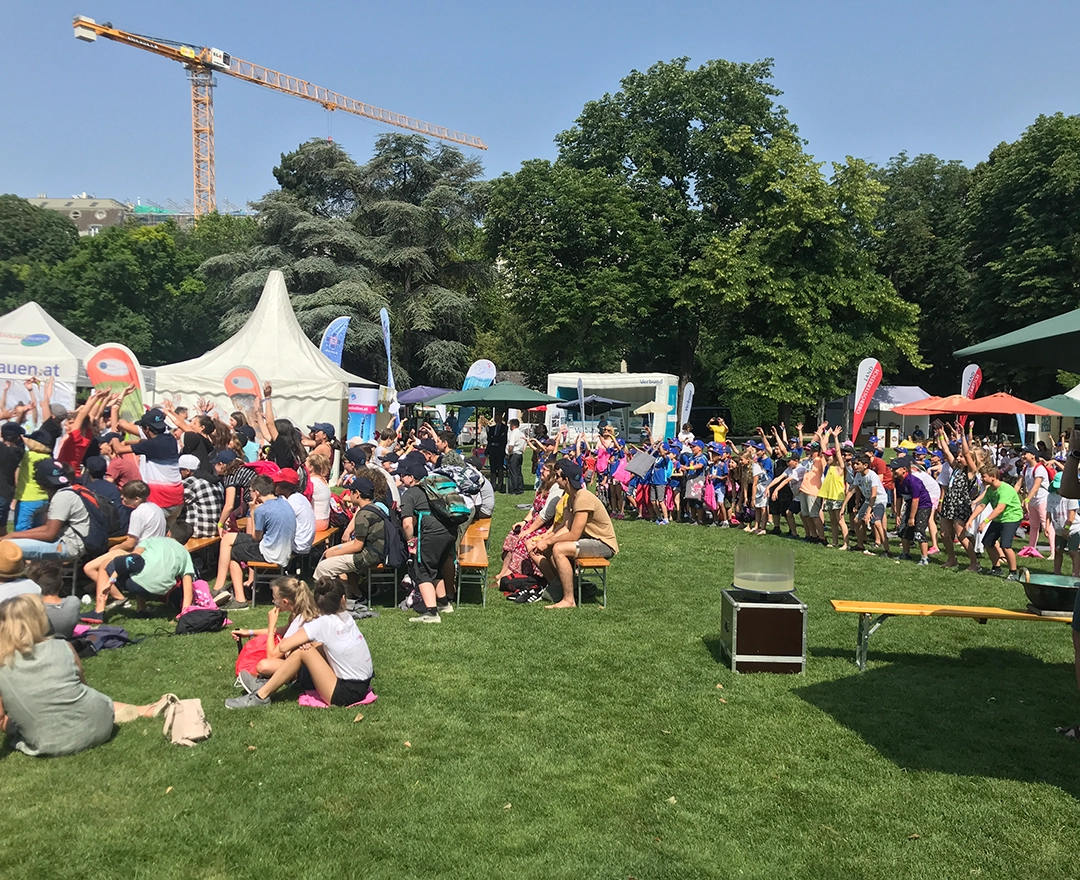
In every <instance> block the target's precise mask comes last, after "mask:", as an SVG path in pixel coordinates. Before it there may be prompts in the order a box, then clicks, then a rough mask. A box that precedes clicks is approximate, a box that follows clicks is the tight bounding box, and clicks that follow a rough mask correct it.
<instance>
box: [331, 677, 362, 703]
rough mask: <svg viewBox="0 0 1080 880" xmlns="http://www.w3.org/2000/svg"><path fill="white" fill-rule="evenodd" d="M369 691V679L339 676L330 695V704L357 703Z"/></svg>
mask: <svg viewBox="0 0 1080 880" xmlns="http://www.w3.org/2000/svg"><path fill="white" fill-rule="evenodd" d="M370 691H371V679H370V678H365V679H358V678H339V679H338V680H337V684H336V685H334V694H333V696H331V697H330V705H331V706H351V705H352V704H353V703H359V702H360V701H361V700H362V699H364V697H366V696H367V695H368V693H369V692H370Z"/></svg>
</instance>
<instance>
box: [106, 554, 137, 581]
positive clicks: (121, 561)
mask: <svg viewBox="0 0 1080 880" xmlns="http://www.w3.org/2000/svg"><path fill="white" fill-rule="evenodd" d="M145 566H146V562H145V560H144V559H143V558H142V556H141V555H140V554H138V553H129V554H126V555H124V556H116V557H114V558H113V559H112V560H111V561H110V562H109V564H108V565H107V566H106V570H109V569H111V571H110V572H109V573H110V574H115V575H118V576H119V577H122V578H125V579H126V578H129V577H131V576H132V575H135V574H138V573H139V572H140V571H142V570H143V568H145Z"/></svg>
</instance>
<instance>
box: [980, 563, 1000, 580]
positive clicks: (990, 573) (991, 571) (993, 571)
mask: <svg viewBox="0 0 1080 880" xmlns="http://www.w3.org/2000/svg"><path fill="white" fill-rule="evenodd" d="M979 574H985V575H986V576H987V577H996V578H997V577H1001V566H1000V565H998V566H995V567H994V568H984V569H983V570H982V571H980V572H979Z"/></svg>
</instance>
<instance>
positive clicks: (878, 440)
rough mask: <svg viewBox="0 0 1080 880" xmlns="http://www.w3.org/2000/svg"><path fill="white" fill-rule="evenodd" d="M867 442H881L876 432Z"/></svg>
mask: <svg viewBox="0 0 1080 880" xmlns="http://www.w3.org/2000/svg"><path fill="white" fill-rule="evenodd" d="M868 442H870V443H879V442H881V438H880V437H878V435H877V434H875V435H874V436H873V437H871V438H870V440H869V441H868Z"/></svg>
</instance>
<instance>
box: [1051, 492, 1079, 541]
mask: <svg viewBox="0 0 1080 880" xmlns="http://www.w3.org/2000/svg"><path fill="white" fill-rule="evenodd" d="M1070 510H1080V502H1078V501H1077V500H1076V499H1075V498H1062V497H1061V496H1060V495H1057V494H1054V495H1051V496H1050V502H1049V505H1048V507H1047V511H1046V512H1047V514H1048V515H1049V517H1050V522H1051V523H1052V524H1053V526H1054V531H1055V532H1057V533H1058V534H1064V533H1065V532H1066V524H1067V523H1068V521H1069V511H1070ZM1073 528H1080V523H1078V522H1077V521H1076V520H1075V519H1074V520H1073Z"/></svg>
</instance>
